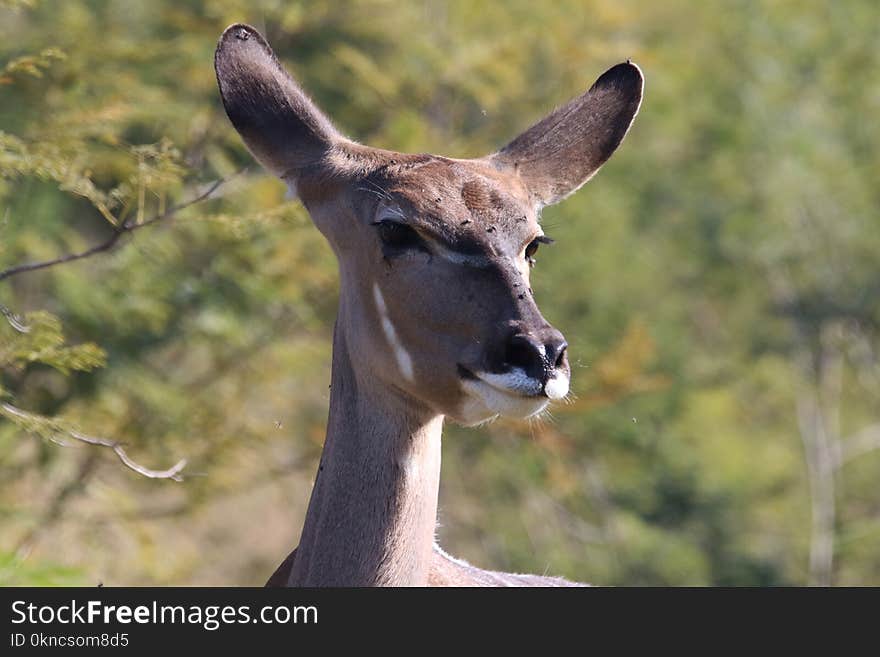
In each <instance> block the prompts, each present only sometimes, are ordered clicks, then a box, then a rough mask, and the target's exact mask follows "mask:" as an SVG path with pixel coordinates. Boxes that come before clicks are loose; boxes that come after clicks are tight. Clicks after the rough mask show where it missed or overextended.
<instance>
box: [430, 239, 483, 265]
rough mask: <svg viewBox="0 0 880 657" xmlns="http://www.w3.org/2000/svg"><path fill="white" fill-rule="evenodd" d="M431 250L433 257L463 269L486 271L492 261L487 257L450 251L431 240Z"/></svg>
mask: <svg viewBox="0 0 880 657" xmlns="http://www.w3.org/2000/svg"><path fill="white" fill-rule="evenodd" d="M431 248H432V250H433V253H434V255H437V256H440V257H441V258H443V259H444V260H447V261H448V262H451V263H452V264H454V265H462V266H463V267H474V268H476V269H488V268H489V267H491V266H492V260H491V259H490V258H489V256H484V255H480V254H473V253H461V252H459V251H455V250H453V249H450V248H449V247H447V246H446V245H445V244H442V243H441V242H440V241H438V240H434V239H431Z"/></svg>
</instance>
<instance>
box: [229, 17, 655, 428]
mask: <svg viewBox="0 0 880 657" xmlns="http://www.w3.org/2000/svg"><path fill="white" fill-rule="evenodd" d="M215 68H216V72H217V78H218V81H219V85H220V91H221V95H222V99H223V103H224V106H225V108H226V112H227V114H228V116H229V118H230V119H231V121H232V123H233V125H234V126H235V128H236V129H237V130H238V132H239V133H240V134H241V136H242V137H243V139H244V141H245V143H246V145H247V147H248V148H249V150H250V151H251V152H252V154H253V155H254V156H255V157H256V159H257V160H259V161H260V162H261V163H262V164H263V165H264V166H265V167H266V168H267V169H268V170H269V171H271V172H272V173H274V174H275V175H277V176H278V177H280V178H281V179H282V180H284V181H285V182H286V183H287V185H288V186H289V188H290V190H291V191H292V192H293V193H294V194H295V195H297V196H298V197H299V199H300V200H301V201H302V202H303V204H304V205H305V206H306V208H307V209H308V211H309V213H310V214H311V216H312V218H313V220H314V223H315V225H316V226H317V228H318V229H319V230H320V231H321V233H322V234H323V235H324V236H325V237H326V239H327V241H328V242H329V243H330V246H331V247H332V249H333V251H334V252H335V254H336V256H337V259H338V263H339V271H340V302H339V315H338V319H337V325H336V340H337V343H336V345H337V348H338V347H339V345H344V347H345V349H346V350H347V352H348V354H349V357H350V360H351V365H352V368H353V370H354V372H355V375H356V376H355V378H356V379H357V383H356V384H357V385H360V386H364V387H369V388H371V389H375V388H376V387H377V386H381V389H382V390H383V391H386V392H387V394H389V395H392V396H397V397H399V398H400V399H401V400H403V401H404V402H405V403H406V404H407V405H409V406H411V407H420V408H424V409H425V410H426V412H431V413H434V414H439V415H443V416H446V417H449V418H451V419H453V420H455V421H457V422H459V423H463V424H467V425H471V424H476V423H479V422H483V421H486V420H489V419H492V418H494V417H496V416H498V415H503V416H512V417H518V418H525V417H529V416H532V415H535V414H536V413H539V412H541V411H542V410H543V409H544V408H545V407H546V406H547V404H548V403H549V402H550V401H552V400H557V399H560V398H562V397H564V396H565V395H566V394H567V393H568V389H569V380H570V375H571V372H570V367H569V362H568V356H567V343H566V341H565V338H564V337H563V335H562V333H561V332H560V331H559V330H557V329H556V328H555V327H553V326H552V325H551V324H550V323H548V322H547V320H546V319H545V318H544V317H543V315H542V314H541V311H540V310H539V309H538V306H537V304H536V302H535V299H534V296H533V294H532V289H531V285H530V282H529V277H530V273H531V265H532V263H533V257H534V255H535V252H536V251H537V250H538V249H539V248H540V247H541V246H542V245H544V244H548V243H549V242H551V241H552V240H551V239H550V238H549V237H548V236H547V235H545V234H544V232H543V230H542V228H541V225H540V223H539V219H540V213H541V209H542V208H543V207H544V206H547V205H550V204H553V203H557V202H559V201H560V200H562V199H563V198H565V197H566V196H568V195H569V194H571V193H573V192H574V191H575V190H577V189H578V188H579V187H580V186H581V185H583V184H584V183H585V182H586V181H587V180H589V179H590V177H591V176H593V175H594V174H595V173H596V171H597V170H598V169H599V167H601V166H602V164H603V163H604V162H605V161H606V160H607V159H608V158H609V157H610V156H611V154H612V153H613V152H614V150H615V149H616V148H617V146H618V145H619V144H620V142H621V141H622V140H623V138H624V136H625V135H626V133H627V130H628V129H629V127H630V125H631V124H632V121H633V119H634V117H635V115H636V113H637V112H638V109H639V104H640V102H641V97H642V86H643V79H642V75H641V72H640V71H639V69H638V68H637V67H636V66H635V65H633V64H630V63H623V64H618V65H617V66H614V67H613V68H611V69H610V70H608V71H607V72H606V73H604V74H603V75H602V76H601V77H600V78H599V79H598V80H597V81H596V82H595V84H594V85H593V86H592V87H591V88H590V89H589V90H588V91H587V92H586V93H584V94H583V95H582V96H580V97H578V98H576V99H574V100H572V101H571V102H569V103H568V104H567V105H565V106H563V107H561V108H559V109H557V110H556V111H554V112H552V113H551V114H549V115H548V116H547V117H546V118H544V119H543V120H541V121H540V122H538V123H537V124H536V125H534V126H533V127H531V128H529V129H528V130H526V131H525V132H524V133H522V134H521V135H520V136H518V137H517V138H516V139H514V140H513V141H512V142H510V143H509V144H508V145H507V146H505V147H504V148H502V149H501V150H499V151H498V152H496V153H493V154H491V155H488V156H485V157H482V158H478V159H453V158H447V157H442V156H436V155H424V154H423V155H411V154H402V153H396V152H392V151H387V150H381V149H377V148H371V147H367V146H364V145H361V144H358V143H355V142H354V141H351V140H349V139H347V138H345V137H344V136H342V135H341V134H340V133H339V132H338V131H337V130H336V128H335V127H334V126H333V125H332V124H331V122H330V121H329V120H328V119H327V118H326V117H325V116H324V115H323V114H322V113H321V112H320V111H319V110H318V109H317V107H316V106H315V105H314V104H313V103H312V102H311V101H310V100H309V98H308V97H307V96H306V95H305V94H304V93H303V91H302V90H301V89H300V87H299V86H298V85H297V83H296V82H295V81H294V80H293V79H292V78H291V77H290V75H289V74H288V73H287V72H286V71H285V70H284V68H283V67H282V65H281V64H280V63H279V61H278V60H277V58H276V57H275V55H274V54H273V52H272V50H271V48H270V47H269V45H268V44H267V42H266V41H265V40H264V39H263V37H262V36H261V35H260V34H259V33H258V32H257V31H256V30H255V29H253V28H251V27H249V26H247V25H233V26H231V27H230V28H228V29H227V30H226V32H225V33H224V34H223V36H222V37H221V39H220V43H219V46H218V48H217V53H216V57H215Z"/></svg>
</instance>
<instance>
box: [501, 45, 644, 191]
mask: <svg viewBox="0 0 880 657" xmlns="http://www.w3.org/2000/svg"><path fill="white" fill-rule="evenodd" d="M644 83H645V80H644V78H643V77H642V72H641V70H639V67H638V66H636V65H635V64H632V63H630V62H625V63H623V64H618V65H617V66H614V67H612V68H610V69H608V70H607V71H606V72H605V73H603V74H602V76H601V77H600V78H599V79H598V80H596V83H595V84H594V85H593V86H592V87H590V89H589V91H587V92H586V93H585V94H583V95H582V96H579V97H578V98H575V99H574V100H572V101H571V102H569V103H568V104H567V105H564V106H563V107H561V108H559V109H557V110H556V111H554V112H552V113H551V114H548V115H547V116H546V117H544V118H543V119H542V120H541V121H539V122H538V123H536V124H535V125H533V126H532V127H531V128H529V129H528V130H526V131H525V132H524V133H522V134H521V135H520V136H519V137H517V138H516V139H514V140H513V141H512V142H510V143H509V144H508V145H507V146H505V147H504V148H503V149H501V150H500V151H499V152H498V153H496V154H495V155H493V156H492V157H491V160H492V161H493V163H494V164H495V165H496V166H498V167H499V168H502V169H507V170H511V171H513V172H515V173H516V174H517V175H519V177H520V178H521V179H522V181H523V182H524V183H525V185H526V187H527V189H528V190H529V192H530V194H531V196H532V198H533V199H534V200H535V202H536V203H537V204H539V205H542V206H544V205H551V204H553V203H557V202H559V201H561V200H562V199H563V198H565V197H566V196H568V195H569V194H571V193H572V192H574V191H576V190H577V189H578V188H579V187H580V186H581V185H583V184H584V183H585V182H587V181H588V180H589V179H590V178H591V177H592V176H593V174H595V173H596V172H597V171H598V170H599V168H600V167H601V166H602V165H603V164H604V163H605V162H606V161H607V160H608V158H609V157H611V154H612V153H613V152H614V151H615V149H616V148H617V147H618V146H619V145H620V142H621V141H623V138H624V136H626V133H627V131H628V130H629V127H630V126H631V125H632V122H633V119H635V117H636V114H637V113H638V111H639V105H641V103H642V90H643V89H644Z"/></svg>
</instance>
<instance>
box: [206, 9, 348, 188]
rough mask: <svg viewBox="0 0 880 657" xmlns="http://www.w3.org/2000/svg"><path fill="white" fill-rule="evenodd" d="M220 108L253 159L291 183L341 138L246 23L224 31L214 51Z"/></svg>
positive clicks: (319, 159)
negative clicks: (221, 99)
mask: <svg viewBox="0 0 880 657" xmlns="http://www.w3.org/2000/svg"><path fill="white" fill-rule="evenodd" d="M214 70H215V71H216V73H217V84H218V85H219V86H220V96H221V97H222V98H223V106H224V107H225V108H226V114H227V115H228V116H229V120H230V121H232V125H234V126H235V129H236V130H238V132H239V134H240V135H241V136H242V138H243V139H244V142H245V144H246V145H247V147H248V149H249V150H250V152H251V153H253V155H254V157H255V158H256V159H257V160H258V161H259V162H260V164H262V165H263V166H264V167H266V168H267V169H268V170H269V171H271V172H272V173H274V174H275V175H276V176H278V177H280V178H284V179H285V180H287V181H288V182H290V183H294V184H296V183H297V182H298V178H299V176H300V173H301V172H302V171H303V170H304V169H305V168H306V167H309V166H311V165H314V164H316V163H318V162H320V161H321V160H322V159H323V158H324V157H325V156H326V155H327V154H328V152H329V151H330V149H331V148H332V147H333V146H334V145H335V144H336V143H338V142H339V141H340V140H342V137H341V135H340V134H339V133H338V132H337V131H336V128H334V127H333V124H332V123H330V121H329V119H327V117H325V116H324V115H323V114H322V113H321V111H320V110H319V109H318V108H317V107H315V105H314V104H313V103H312V101H311V100H309V98H308V97H307V96H306V95H305V94H304V93H303V91H302V89H300V88H299V85H297V83H296V82H295V81H294V80H293V78H291V77H290V75H289V74H288V73H287V71H285V70H284V67H283V66H282V65H281V63H280V62H279V61H278V59H277V58H276V57H275V53H273V52H272V49H271V48H270V47H269V44H268V43H267V42H266V40H265V39H264V38H263V37H262V35H261V34H260V33H259V32H257V30H255V29H254V28H253V27H251V26H250V25H243V24H236V25H231V26H229V27H228V28H226V31H225V32H223V36H221V37H220V42H219V43H218V44H217V50H216V52H215V53H214Z"/></svg>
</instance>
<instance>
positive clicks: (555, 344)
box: [504, 326, 568, 383]
mask: <svg viewBox="0 0 880 657" xmlns="http://www.w3.org/2000/svg"><path fill="white" fill-rule="evenodd" d="M567 348H568V343H567V342H566V341H565V337H563V335H562V333H560V332H559V331H557V330H556V329H555V328H553V327H552V326H547V327H546V328H544V329H541V330H540V331H538V332H537V333H528V334H527V333H514V334H513V335H511V336H510V337H509V338H508V340H507V346H506V348H505V350H504V364H505V365H507V366H508V367H521V368H522V369H523V370H524V371H525V373H526V374H527V375H529V376H531V377H532V378H535V379H538V380H539V381H541V382H542V383H546V382H547V379H549V378H550V376H551V375H552V374H553V372H554V371H555V370H556V369H557V368H563V367H565V364H566V358H565V350H566V349H567Z"/></svg>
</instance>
